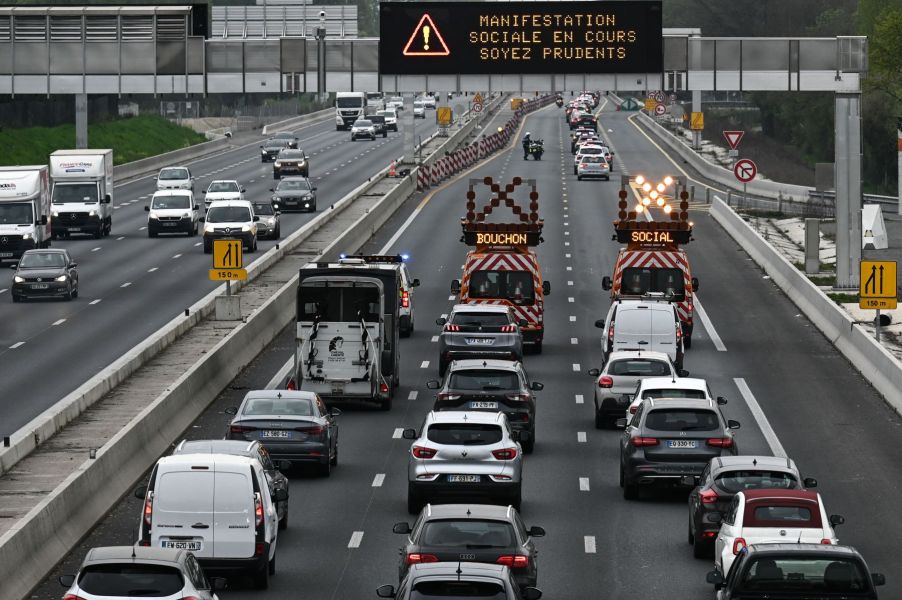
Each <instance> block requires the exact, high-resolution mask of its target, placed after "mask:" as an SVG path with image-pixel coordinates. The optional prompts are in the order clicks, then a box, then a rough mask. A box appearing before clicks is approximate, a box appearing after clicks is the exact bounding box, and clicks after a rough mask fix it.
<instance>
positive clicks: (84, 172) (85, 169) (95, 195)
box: [50, 149, 113, 238]
mask: <svg viewBox="0 0 902 600" xmlns="http://www.w3.org/2000/svg"><path fill="white" fill-rule="evenodd" d="M50 177H51V178H52V179H53V195H52V203H53V219H52V222H53V237H55V238H59V237H69V236H70V235H72V234H73V233H87V234H92V235H93V236H94V237H95V238H99V237H101V236H104V235H109V234H110V230H111V229H112V228H113V151H112V150H109V149H106V150H57V151H56V152H54V153H53V154H51V155H50Z"/></svg>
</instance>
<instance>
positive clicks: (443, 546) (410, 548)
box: [392, 504, 545, 587]
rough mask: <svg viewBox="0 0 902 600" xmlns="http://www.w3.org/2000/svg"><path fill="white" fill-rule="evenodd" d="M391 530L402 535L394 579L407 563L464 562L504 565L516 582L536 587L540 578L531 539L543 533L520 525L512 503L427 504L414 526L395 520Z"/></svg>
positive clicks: (543, 531)
mask: <svg viewBox="0 0 902 600" xmlns="http://www.w3.org/2000/svg"><path fill="white" fill-rule="evenodd" d="M392 530H393V531H394V532H395V533H399V534H407V543H406V544H405V546H404V547H403V548H401V560H400V563H399V565H398V580H399V581H400V580H403V579H404V577H405V576H406V575H407V572H408V571H409V570H410V566H411V565H415V564H420V563H430V562H446V561H447V562H452V561H456V560H459V561H467V562H479V563H490V564H496V565H506V566H507V567H509V568H510V570H511V574H512V575H513V576H514V579H515V580H516V582H517V584H518V585H519V586H520V587H528V586H533V587H535V585H536V581H537V580H538V577H539V567H538V564H537V561H536V557H537V554H538V553H537V551H536V547H535V544H534V543H533V538H538V537H542V536H544V535H545V530H544V529H542V528H541V527H530V528H529V529H527V528H526V526H525V525H523V520H522V519H521V518H520V513H519V512H517V509H515V508H514V507H512V506H494V505H490V504H430V505H427V506H426V508H424V509H423V512H421V513H420V517H419V519H418V520H417V523H416V527H415V528H414V529H411V528H410V525H409V524H408V523H397V524H396V525H395V526H394V528H393V529H392Z"/></svg>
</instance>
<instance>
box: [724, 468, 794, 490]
mask: <svg viewBox="0 0 902 600" xmlns="http://www.w3.org/2000/svg"><path fill="white" fill-rule="evenodd" d="M714 482H715V483H716V484H717V487H719V488H720V489H722V490H724V491H726V492H729V493H731V494H735V493H737V492H741V491H743V490H757V489H761V488H767V489H782V490H793V489H796V488H798V487H799V482H798V481H797V480H796V478H795V475H793V474H791V473H783V472H781V471H752V470H742V471H727V472H725V473H720V474H719V475H718V476H717V477H716V478H715V479H714Z"/></svg>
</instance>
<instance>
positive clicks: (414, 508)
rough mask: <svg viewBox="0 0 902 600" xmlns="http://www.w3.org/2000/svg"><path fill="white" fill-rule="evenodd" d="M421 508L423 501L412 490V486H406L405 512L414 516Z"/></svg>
mask: <svg viewBox="0 0 902 600" xmlns="http://www.w3.org/2000/svg"><path fill="white" fill-rule="evenodd" d="M422 508H423V499H422V498H420V495H419V494H418V493H417V491H416V490H415V489H414V488H413V484H411V483H408V484H407V512H408V513H410V514H412V515H416V514H419V512H420V510H421V509H422Z"/></svg>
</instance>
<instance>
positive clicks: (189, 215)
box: [182, 213, 191, 219]
mask: <svg viewBox="0 0 902 600" xmlns="http://www.w3.org/2000/svg"><path fill="white" fill-rule="evenodd" d="M182 218H183V219H190V218H191V213H185V214H183V215H182Z"/></svg>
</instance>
